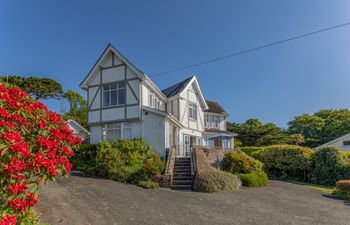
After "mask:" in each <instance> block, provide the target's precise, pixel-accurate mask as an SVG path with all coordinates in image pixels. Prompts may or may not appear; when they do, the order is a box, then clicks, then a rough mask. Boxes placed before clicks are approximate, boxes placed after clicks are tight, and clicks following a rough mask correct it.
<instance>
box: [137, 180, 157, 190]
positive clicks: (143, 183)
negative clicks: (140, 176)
mask: <svg viewBox="0 0 350 225" xmlns="http://www.w3.org/2000/svg"><path fill="white" fill-rule="evenodd" d="M137 186H139V187H143V188H146V189H157V188H159V184H158V183H156V182H153V181H152V180H140V181H139V182H138V183H137Z"/></svg>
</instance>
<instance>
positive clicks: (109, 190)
mask: <svg viewBox="0 0 350 225" xmlns="http://www.w3.org/2000/svg"><path fill="white" fill-rule="evenodd" d="M37 211H39V213H41V214H42V215H41V218H42V219H41V220H42V221H41V222H42V223H49V224H50V225H55V224H60V225H89V224H91V225H100V224H108V225H114V224H123V225H124V224H126V225H129V224H130V225H134V224H135V225H143V224H145V225H157V224H173V225H180V224H181V225H196V224H198V225H206V224H208V225H213V224H218V225H219V224H230V225H235V224H259V225H265V224H266V225H284V224H297V225H301V224H307V225H312V224H325V225H338V224H339V225H349V224H350V203H349V202H345V201H341V200H336V199H332V198H330V197H327V196H323V194H322V193H321V192H319V191H317V190H312V189H307V188H305V187H302V186H299V185H296V184H291V183H286V182H280V181H271V182H270V185H269V186H267V187H263V188H242V189H240V190H238V191H235V192H232V193H219V194H204V193H196V192H181V191H172V190H168V189H158V190H145V189H142V188H139V187H137V186H133V185H128V184H122V183H118V182H114V181H110V180H103V179H95V178H86V177H78V176H71V177H69V178H64V179H58V180H57V182H56V183H51V184H48V185H46V186H44V187H42V188H41V202H40V203H39V205H38V208H37Z"/></svg>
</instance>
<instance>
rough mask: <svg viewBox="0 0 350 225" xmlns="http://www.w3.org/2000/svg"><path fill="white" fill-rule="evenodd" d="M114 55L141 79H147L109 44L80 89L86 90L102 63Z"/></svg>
mask: <svg viewBox="0 0 350 225" xmlns="http://www.w3.org/2000/svg"><path fill="white" fill-rule="evenodd" d="M110 52H112V53H114V54H115V55H116V56H118V57H119V58H120V59H121V60H122V61H123V62H124V63H125V64H126V65H127V66H128V67H129V68H131V70H132V71H133V72H135V73H136V75H137V76H138V77H139V78H140V79H142V80H143V79H144V78H145V74H144V73H143V72H142V71H141V70H139V69H137V68H136V67H135V66H134V65H133V64H132V63H131V62H129V60H127V59H126V58H125V57H124V56H123V55H122V54H121V53H120V52H118V50H117V49H115V48H114V47H113V46H112V45H111V44H108V46H107V47H106V49H105V50H104V51H103V53H102V55H101V56H100V58H99V59H98V60H97V62H96V63H95V65H94V66H93V67H92V69H91V70H90V72H89V73H88V74H87V75H86V77H85V78H84V80H83V81H82V82H81V83H80V85H79V87H80V88H83V89H86V88H87V85H86V83H87V82H88V81H89V79H90V77H91V76H92V74H94V72H95V71H96V70H97V69H98V68H99V67H100V64H101V62H102V61H103V60H104V59H105V58H106V57H107V55H108V53H110Z"/></svg>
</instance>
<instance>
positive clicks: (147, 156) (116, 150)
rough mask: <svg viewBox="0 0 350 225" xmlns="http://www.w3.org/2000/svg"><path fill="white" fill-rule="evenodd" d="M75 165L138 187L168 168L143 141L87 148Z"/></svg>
mask: <svg viewBox="0 0 350 225" xmlns="http://www.w3.org/2000/svg"><path fill="white" fill-rule="evenodd" d="M74 163H75V164H76V166H77V167H78V169H80V170H82V171H84V172H86V173H88V174H92V175H97V176H101V177H104V178H108V179H113V180H116V181H121V182H127V183H134V184H137V183H138V182H139V181H140V180H145V179H146V180H147V179H149V178H150V177H151V176H152V175H159V174H161V173H162V171H163V170H164V168H165V162H164V160H162V158H161V156H160V154H159V153H157V152H151V149H150V147H149V146H148V145H147V143H146V142H145V141H144V140H142V139H138V140H120V141H115V142H113V143H108V142H106V141H101V142H99V143H98V144H97V145H84V147H83V148H82V149H81V150H80V151H79V154H77V155H76V157H75V159H74Z"/></svg>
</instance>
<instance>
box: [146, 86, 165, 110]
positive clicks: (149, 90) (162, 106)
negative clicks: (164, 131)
mask: <svg viewBox="0 0 350 225" xmlns="http://www.w3.org/2000/svg"><path fill="white" fill-rule="evenodd" d="M141 90H142V105H144V106H148V107H150V103H149V93H150V92H152V93H154V94H155V95H156V96H157V97H158V100H159V101H160V108H159V110H162V111H165V102H164V101H163V100H161V98H160V97H159V96H158V95H157V93H155V92H154V91H152V90H151V88H150V87H148V86H147V85H146V84H145V83H143V84H142V88H141Z"/></svg>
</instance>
